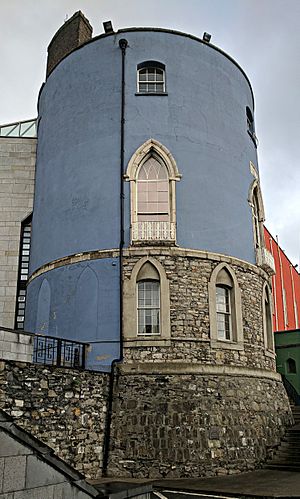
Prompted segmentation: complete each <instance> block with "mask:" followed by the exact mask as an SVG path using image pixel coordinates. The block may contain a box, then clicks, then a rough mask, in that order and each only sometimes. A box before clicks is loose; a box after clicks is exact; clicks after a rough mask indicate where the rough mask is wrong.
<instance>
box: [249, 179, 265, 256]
mask: <svg viewBox="0 0 300 499" xmlns="http://www.w3.org/2000/svg"><path fill="white" fill-rule="evenodd" d="M254 196H256V199H257V205H258V213H255V202H254ZM248 203H249V205H250V207H251V210H252V225H253V245H254V248H255V250H257V249H259V248H264V247H265V238H264V226H263V223H264V221H265V210H264V204H263V199H262V194H261V188H260V183H259V180H258V179H255V180H253V182H252V184H251V186H250V189H249V194H248ZM256 217H257V219H258V229H259V241H257V240H256V239H257V238H256V230H255V218H256Z"/></svg>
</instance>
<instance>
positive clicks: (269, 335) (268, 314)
mask: <svg viewBox="0 0 300 499" xmlns="http://www.w3.org/2000/svg"><path fill="white" fill-rule="evenodd" d="M263 329H264V338H265V348H266V349H267V350H269V351H271V352H274V336H273V326H272V293H271V290H270V288H269V286H268V285H267V284H265V286H264V288H263Z"/></svg>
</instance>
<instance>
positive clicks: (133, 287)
mask: <svg viewBox="0 0 300 499" xmlns="http://www.w3.org/2000/svg"><path fill="white" fill-rule="evenodd" d="M146 263H150V264H151V266H152V267H154V269H155V270H156V271H157V273H158V275H159V281H160V321H161V323H160V336H159V337H157V336H150V337H149V335H148V336H142V335H139V336H138V335H137V279H138V276H139V274H140V271H141V269H142V267H144V266H145V264H146ZM145 269H147V267H146V266H145ZM151 277H152V274H151V273H150V274H149V278H151ZM145 278H147V270H146V272H143V279H145ZM123 286H124V294H123V297H124V301H123V307H124V315H123V334H124V344H125V346H126V347H139V346H170V344H171V327H170V291H169V280H168V278H167V276H166V273H165V270H164V268H163V266H162V265H161V263H160V262H159V261H157V260H156V259H154V258H152V257H149V256H144V257H143V258H141V259H140V260H139V261H138V262H137V263H136V264H135V266H134V268H133V270H132V273H131V278H130V279H128V280H125V281H124V285H123Z"/></svg>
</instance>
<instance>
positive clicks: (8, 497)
mask: <svg viewBox="0 0 300 499" xmlns="http://www.w3.org/2000/svg"><path fill="white" fill-rule="evenodd" d="M0 499H14V495H13V494H11V493H9V494H0Z"/></svg>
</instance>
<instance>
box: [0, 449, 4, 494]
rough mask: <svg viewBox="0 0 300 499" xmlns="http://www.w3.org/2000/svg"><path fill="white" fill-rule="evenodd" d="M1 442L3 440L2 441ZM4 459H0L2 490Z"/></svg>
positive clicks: (1, 487)
mask: <svg viewBox="0 0 300 499" xmlns="http://www.w3.org/2000/svg"><path fill="white" fill-rule="evenodd" d="M0 443H1V442H0ZM3 474H4V459H3V458H1V459H0V492H2V489H3Z"/></svg>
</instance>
